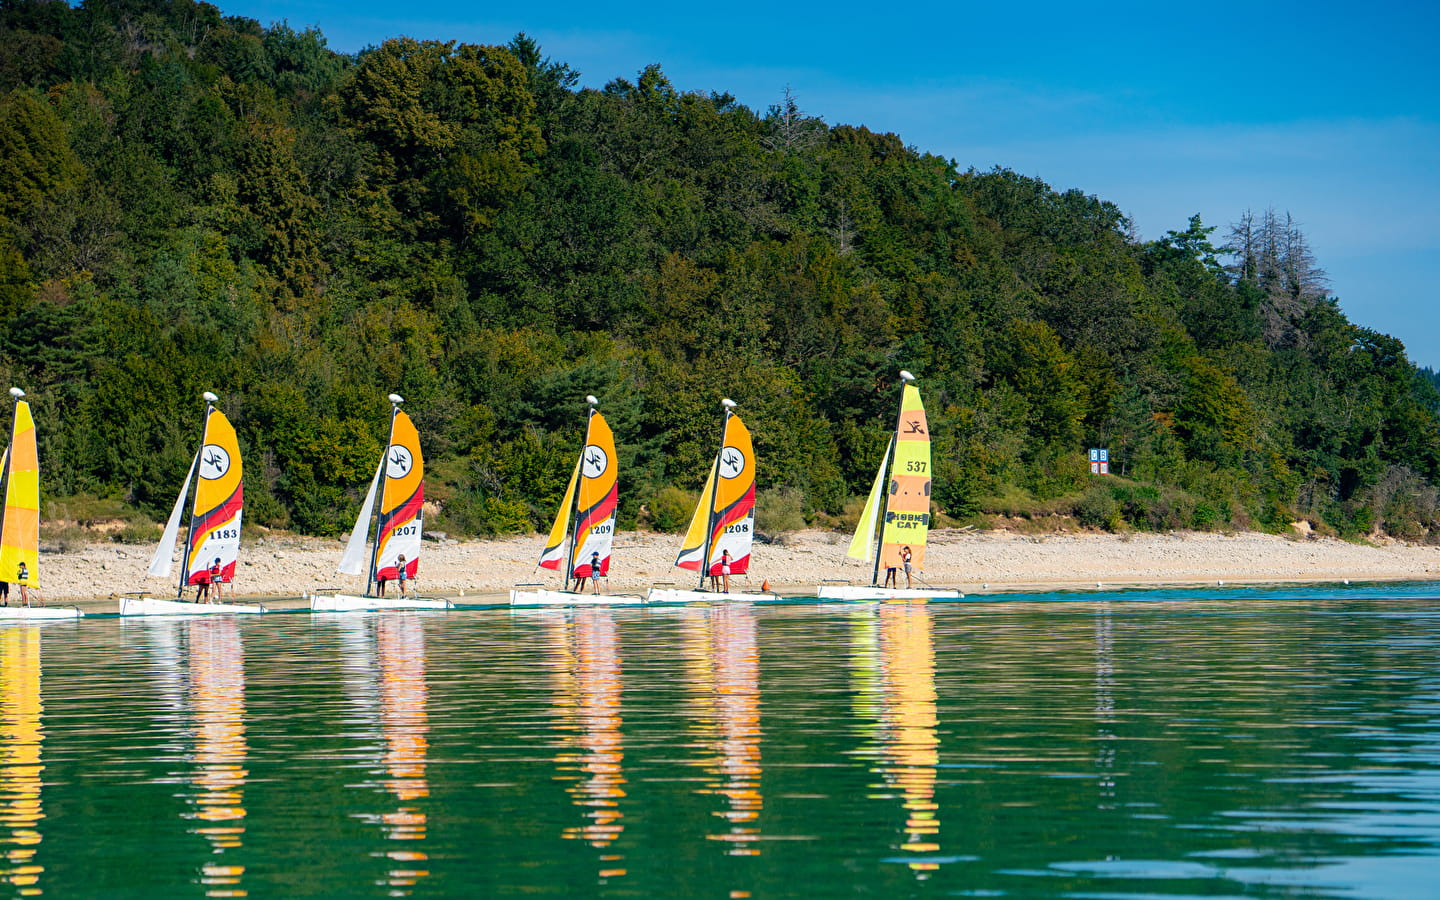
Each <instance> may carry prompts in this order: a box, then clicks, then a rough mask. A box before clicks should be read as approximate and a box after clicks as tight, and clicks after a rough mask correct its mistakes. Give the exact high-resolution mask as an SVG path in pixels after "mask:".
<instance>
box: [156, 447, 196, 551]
mask: <svg viewBox="0 0 1440 900" xmlns="http://www.w3.org/2000/svg"><path fill="white" fill-rule="evenodd" d="M198 465H200V454H198V453H197V454H195V458H194V459H192V460H190V471H188V472H186V473H185V481H184V483H183V484H181V485H180V496H178V497H176V498H175V507H174V509H171V510H170V518H169V519H166V520H165V530H164V531H163V532H161V534H160V546H158V547H156V548H155V555H154V556H152V557H150V568H149V569H147V570H146V574H148V575H150V576H151V577H152V578H168V577H170V563H171V560H172V557H174V556H175V542H176V541H177V540H178V539H179V538H180V520H181V518H183V517H184V515H185V495H186V493H187V492H188V491H189V490H190V479H192V478H194V477H195V467H196V466H198Z"/></svg>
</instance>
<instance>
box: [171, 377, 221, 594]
mask: <svg viewBox="0 0 1440 900" xmlns="http://www.w3.org/2000/svg"><path fill="white" fill-rule="evenodd" d="M200 396H201V397H203V398H204V399H205V418H204V422H205V424H204V425H203V426H202V427H201V428H200V451H201V452H202V453H203V452H204V451H205V438H206V436H207V435H208V434H209V433H210V411H211V410H213V409H214V408H215V402H216V401H217V400H219V399H220V398H219V397H217V396H215V394H213V393H211V392H210V391H206V392H205V393H203V394H201V395H200ZM198 472H199V469H198V467H196V466H193V465H192V466H191V467H190V475H189V477H188V478H186V479H185V486H184V487H183V488H181V489H180V497H181V500H180V502H181V504H183V505H184V506H185V507H186V508H187V509H188V510H189V512H188V513H187V514H186V515H187V517H188V522H187V523H186V526H185V550H184V552H182V553H181V554H180V584H179V585H177V586H176V588H175V599H177V600H178V599H180V598H181V597H184V596H185V582H187V581H189V580H190V550H191V548H192V547H193V546H194V544H195V509H194V508H193V507H192V506H191V505H190V504H189V503H186V502H185V501H186V500H187V499H188V498H189V496H190V487H191V486H192V485H193V484H194V483H195V479H196V478H197V477H199V476H198Z"/></svg>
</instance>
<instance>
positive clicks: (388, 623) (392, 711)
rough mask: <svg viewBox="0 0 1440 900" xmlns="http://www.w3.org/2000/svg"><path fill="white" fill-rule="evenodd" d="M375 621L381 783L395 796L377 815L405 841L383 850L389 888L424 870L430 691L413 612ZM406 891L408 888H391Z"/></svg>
mask: <svg viewBox="0 0 1440 900" xmlns="http://www.w3.org/2000/svg"><path fill="white" fill-rule="evenodd" d="M374 622H375V646H376V649H377V651H378V655H379V657H380V724H381V728H382V729H383V731H384V736H385V771H386V774H387V775H389V778H388V779H386V781H385V782H384V787H385V789H386V790H388V791H389V792H390V793H392V794H394V795H395V798H396V799H397V800H399V801H400V806H399V808H398V809H396V810H395V811H394V812H392V813H387V814H385V815H384V816H382V817H381V819H380V821H381V823H382V824H383V825H384V828H385V836H386V837H387V838H388V839H390V840H392V841H403V842H406V843H405V845H404V846H403V847H402V848H401V849H395V850H390V851H388V852H387V853H386V856H388V857H389V858H390V860H391V862H392V863H394V866H395V867H394V868H391V869H390V871H389V873H388V878H389V881H388V883H389V885H390V887H391V888H403V887H412V886H414V885H415V883H416V882H417V881H419V879H421V878H424V877H425V876H427V875H429V874H430V872H429V870H428V869H426V868H425V865H426V864H427V862H428V860H429V856H428V855H427V854H426V853H425V851H424V850H423V849H422V846H421V844H420V843H419V842H421V841H424V840H425V828H426V824H427V819H426V815H425V810H424V808H423V807H422V806H421V805H420V804H419V802H418V801H420V800H423V799H425V798H426V797H429V796H430V784H429V782H428V781H427V780H426V776H425V767H426V754H427V752H428V750H429V738H428V735H429V732H430V721H429V712H428V702H429V691H428V689H427V687H426V684H425V629H424V626H423V624H422V623H421V621H420V620H419V619H417V618H415V617H414V616H408V615H394V616H381V617H379V618H377V619H375V620H374ZM396 893H408V892H396Z"/></svg>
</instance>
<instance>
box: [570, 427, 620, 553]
mask: <svg viewBox="0 0 1440 900" xmlns="http://www.w3.org/2000/svg"><path fill="white" fill-rule="evenodd" d="M616 468H617V467H616V465H615V435H614V434H613V433H612V432H611V431H610V425H609V424H608V423H607V422H606V421H605V418H604V416H601V415H600V413H599V412H598V411H597V410H593V409H592V410H591V411H590V424H589V427H588V428H587V429H586V435H585V449H584V450H583V451H582V452H581V454H580V506H579V508H578V509H577V510H576V516H577V520H576V522H575V552H574V555H573V556H571V558H570V559H571V572H572V573H574V575H575V577H576V578H589V577H591V576H593V575H597V574H599V575H608V574H609V572H610V548H611V546H612V544H613V542H614V540H615V506H616V502H617V501H618V500H619V498H620V491H619V486H618V483H617V480H616ZM597 555H598V556H599V560H600V571H599V572H598V573H597V572H595V571H594V570H593V567H592V565H591V560H593V559H595V558H596V556H597Z"/></svg>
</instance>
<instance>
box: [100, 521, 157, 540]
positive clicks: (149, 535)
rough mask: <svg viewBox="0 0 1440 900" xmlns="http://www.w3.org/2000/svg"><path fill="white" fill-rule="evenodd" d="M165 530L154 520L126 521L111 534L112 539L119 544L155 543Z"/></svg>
mask: <svg viewBox="0 0 1440 900" xmlns="http://www.w3.org/2000/svg"><path fill="white" fill-rule="evenodd" d="M163 531H164V529H162V528H161V527H160V526H159V525H156V524H155V523H154V522H126V523H125V525H124V527H122V528H121V529H120V530H119V531H116V532H114V533H113V534H111V535H110V540H112V541H114V542H115V543H117V544H153V543H155V542H157V541H159V540H160V535H161V534H162V533H163Z"/></svg>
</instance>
